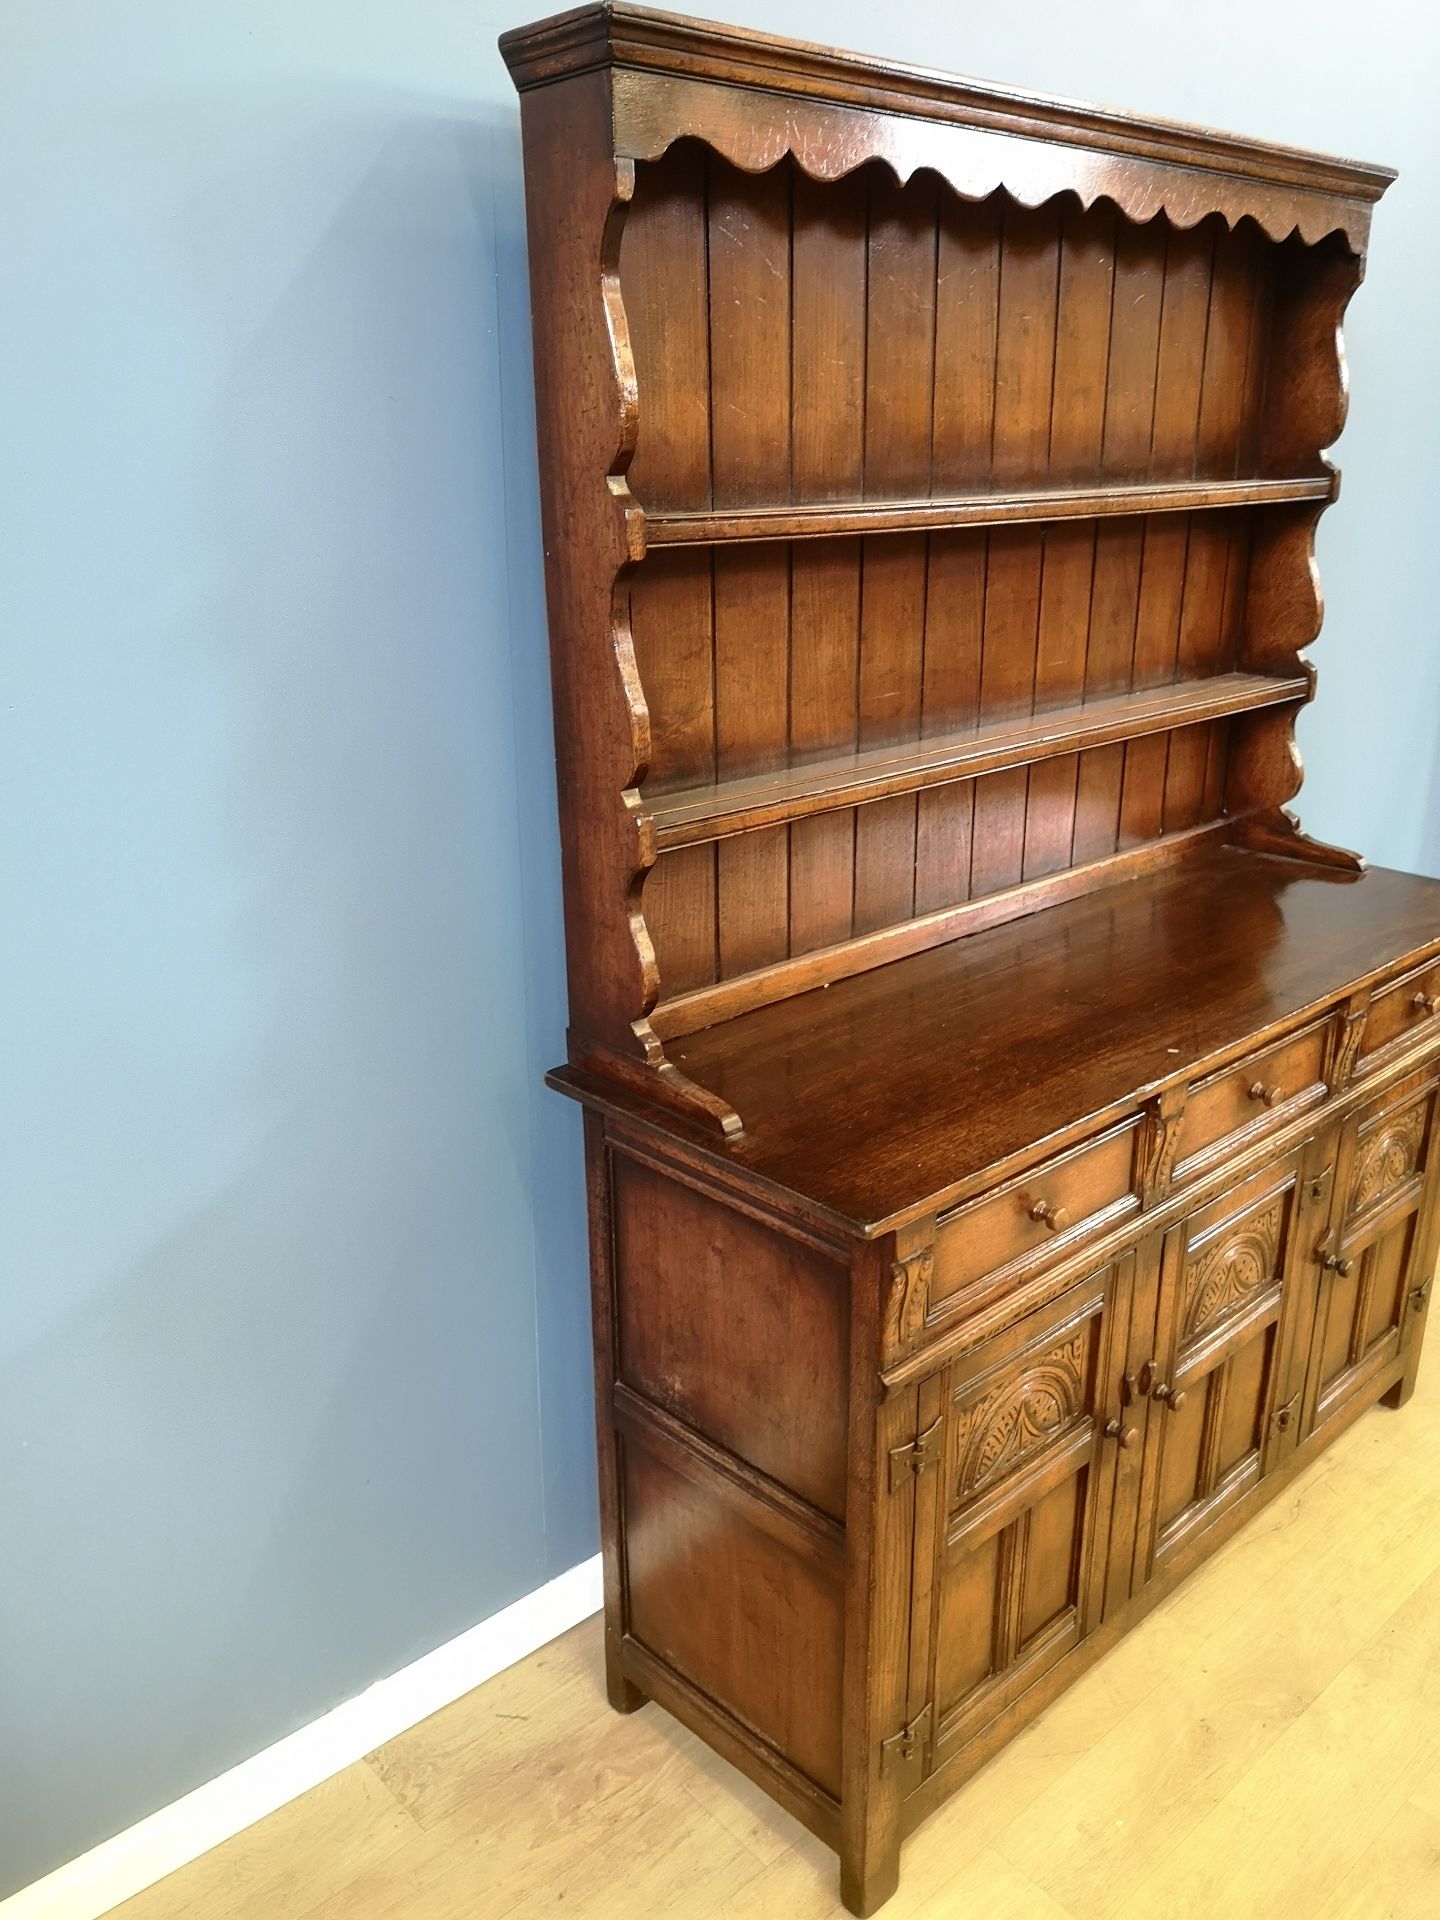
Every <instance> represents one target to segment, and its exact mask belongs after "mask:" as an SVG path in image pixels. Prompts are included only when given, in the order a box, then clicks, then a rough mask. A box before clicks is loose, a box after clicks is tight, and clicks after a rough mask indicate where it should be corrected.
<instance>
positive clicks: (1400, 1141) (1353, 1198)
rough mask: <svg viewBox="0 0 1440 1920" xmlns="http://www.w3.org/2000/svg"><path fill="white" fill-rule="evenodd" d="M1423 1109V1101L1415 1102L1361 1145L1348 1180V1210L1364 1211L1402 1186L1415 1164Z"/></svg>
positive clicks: (1420, 1136) (1417, 1163)
mask: <svg viewBox="0 0 1440 1920" xmlns="http://www.w3.org/2000/svg"><path fill="white" fill-rule="evenodd" d="M1425 1111H1426V1109H1425V1102H1424V1101H1423V1100H1422V1101H1417V1102H1416V1103H1415V1105H1414V1106H1411V1107H1406V1109H1405V1110H1404V1112H1403V1113H1400V1114H1397V1115H1395V1117H1394V1118H1393V1119H1392V1120H1390V1122H1389V1123H1388V1125H1385V1126H1382V1127H1381V1128H1380V1129H1379V1131H1378V1132H1376V1133H1374V1134H1372V1136H1371V1137H1370V1139H1369V1140H1367V1141H1366V1142H1365V1143H1364V1144H1363V1145H1362V1147H1361V1149H1360V1152H1359V1154H1358V1156H1357V1158H1356V1161H1355V1172H1354V1175H1353V1177H1352V1179H1351V1182H1350V1202H1349V1208H1348V1211H1349V1212H1350V1213H1352V1214H1356V1213H1364V1212H1365V1211H1366V1209H1367V1208H1369V1207H1373V1206H1374V1205H1376V1203H1377V1202H1378V1201H1380V1200H1383V1199H1384V1198H1385V1197H1386V1195H1387V1194H1389V1193H1390V1192H1392V1191H1393V1190H1394V1188H1396V1187H1398V1186H1401V1185H1403V1184H1404V1182H1405V1181H1406V1180H1408V1179H1409V1178H1410V1176H1411V1175H1412V1174H1413V1173H1414V1172H1415V1171H1416V1169H1417V1168H1418V1167H1419V1164H1420V1143H1421V1141H1422V1139H1423V1138H1424V1135H1425Z"/></svg>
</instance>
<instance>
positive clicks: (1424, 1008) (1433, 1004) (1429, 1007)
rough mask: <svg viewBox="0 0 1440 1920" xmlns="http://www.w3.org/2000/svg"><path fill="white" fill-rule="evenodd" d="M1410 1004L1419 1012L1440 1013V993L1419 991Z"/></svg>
mask: <svg viewBox="0 0 1440 1920" xmlns="http://www.w3.org/2000/svg"><path fill="white" fill-rule="evenodd" d="M1410 1004H1411V1006H1412V1007H1414V1009H1415V1011H1416V1012H1417V1013H1440V993H1423V992H1422V993H1417V994H1416V995H1415V997H1414V999H1413V1000H1412V1001H1411V1002H1410Z"/></svg>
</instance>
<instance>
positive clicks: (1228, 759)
mask: <svg viewBox="0 0 1440 1920" xmlns="http://www.w3.org/2000/svg"><path fill="white" fill-rule="evenodd" d="M501 46H502V50H503V52H504V56H505V59H506V61H507V62H508V64H509V67H510V70H511V73H512V75H513V77H514V80H515V84H516V86H517V87H518V88H519V90H520V93H521V97H522V121H523V133H524V150H525V173H526V195H527V201H528V210H529V237H530V264H531V274H532V290H533V314H534V341H535V367H536V392H537V421H538V435H539V446H540V471H541V483H542V501H543V517H544V539H545V558H546V569H547V572H546V578H547V591H548V601H549V617H550V629H551V642H552V669H553V680H554V701H555V727H556V758H557V762H558V774H559V796H560V819H561V831H562V845H563V869H564V890H565V913H566V938H567V944H568V963H569V982H570V1004H571V1026H570V1033H569V1056H568V1061H567V1063H566V1064H565V1065H564V1066H562V1067H559V1068H557V1069H556V1071H555V1072H554V1073H553V1074H552V1075H551V1081H552V1084H554V1085H555V1086H556V1087H558V1088H560V1089H561V1090H562V1091H563V1092H565V1093H567V1094H570V1095H572V1096H573V1097H574V1098H576V1099H578V1100H579V1101H581V1102H582V1103H583V1105H584V1108H585V1135H586V1148H587V1166H588V1184H589V1214H590V1229H591V1250H592V1264H593V1303H594V1331H595V1371H596V1397H597V1407H598V1428H599V1464H600V1494H601V1510H602V1518H603V1534H604V1552H605V1582H606V1647H607V1662H608V1676H609V1692H610V1698H611V1701H612V1703H613V1704H614V1705H615V1706H616V1707H617V1708H619V1709H620V1710H621V1711H629V1710H631V1709H633V1708H636V1707H638V1706H640V1705H641V1704H642V1703H643V1702H644V1701H645V1700H646V1699H654V1700H656V1701H659V1702H660V1703H661V1704H662V1705H664V1706H665V1707H667V1708H668V1709H669V1710H670V1711H671V1712H672V1713H674V1714H676V1715H678V1716H679V1717H680V1718H681V1719H682V1720H684V1721H686V1722H687V1723H688V1724H689V1725H690V1726H691V1727H693V1728H695V1729H697V1730H698V1731H699V1732H700V1733H701V1734H702V1735H703V1736H704V1737H705V1738H706V1739H707V1740H708V1741H710V1742H711V1743H712V1744H713V1745H714V1746H715V1747H716V1748H717V1749H718V1750H719V1751H720V1752H721V1753H722V1754H725V1755H727V1756H728V1757H729V1758H730V1759H731V1760H732V1761H734V1762H735V1764H736V1765H737V1766H739V1767H741V1768H743V1769H744V1770H745V1771H746V1772H747V1773H748V1774H750V1775H752V1776H753V1777H754V1778H755V1779H756V1780H758V1781H760V1782H761V1783H762V1784H763V1785H764V1786H765V1787H766V1788H767V1789H768V1790H769V1791H770V1792H771V1793H772V1794H773V1795H775V1797H776V1798H777V1799H778V1800H780V1801H781V1802H782V1803H783V1804H784V1805H785V1806H786V1807H787V1808H789V1809H790V1810H791V1811H792V1812H793V1813H794V1814H795V1815H796V1816H797V1817H798V1818H799V1819H800V1820H802V1821H804V1822H805V1823H806V1824H807V1825H808V1826H809V1827H811V1828H813V1829H814V1831H815V1832H816V1833H818V1834H820V1835H821V1836H822V1837H823V1838H824V1839H825V1840H826V1841H828V1842H829V1843H830V1844H831V1845H832V1846H833V1847H835V1848H836V1849H837V1851H838V1852H839V1855H840V1862H841V1887H842V1893H843V1897H844V1899H845V1901H846V1903H847V1905H848V1906H849V1907H850V1909H851V1910H852V1911H853V1912H855V1913H857V1914H866V1913H870V1912H873V1911H874V1910H875V1908H877V1907H878V1906H879V1905H880V1904H881V1903H882V1902H883V1901H884V1900H885V1899H886V1897H887V1896H888V1895H889V1894H890V1893H891V1892H892V1891H893V1889H894V1888H895V1886H896V1884H897V1876H898V1871H899V1854H900V1842H901V1838H902V1836H903V1835H904V1834H905V1833H906V1832H908V1831H909V1830H910V1829H911V1828H913V1827H914V1826H915V1824H916V1823H917V1822H918V1821H919V1820H921V1819H922V1818H923V1817H924V1816H925V1815H926V1814H927V1813H928V1812H930V1811H931V1809H933V1808H934V1807H935V1806H936V1804H937V1803H938V1802H939V1801H940V1800H942V1799H943V1798H944V1797H945V1795H947V1794H948V1793H950V1792H951V1791H952V1790H953V1789H954V1788H955V1787H956V1786H957V1785H958V1784H959V1783H960V1782H962V1781H963V1780H964V1779H966V1778H967V1777H968V1776H969V1775H970V1774H971V1773H972V1772H973V1771H974V1770H975V1769H976V1768H977V1767H979V1766H980V1765H982V1764H983V1762H984V1761H985V1759H986V1758H987V1756H988V1755H990V1754H991V1753H993V1752H994V1751H995V1749H996V1748H997V1746H998V1745H999V1744H1000V1743H1001V1742H1003V1741H1004V1740H1006V1739H1007V1738H1008V1737H1009V1736H1010V1735H1011V1734H1012V1733H1014V1732H1015V1731H1016V1730H1017V1728H1019V1727H1020V1726H1022V1725H1023V1724H1024V1723H1025V1722H1026V1721H1027V1720H1029V1719H1030V1718H1031V1717H1033V1716H1034V1715H1035V1714H1037V1713H1039V1712H1041V1711H1042V1710H1043V1709H1044V1707H1045V1705H1046V1703H1047V1701H1049V1700H1051V1699H1052V1698H1053V1697H1054V1696H1055V1695H1056V1693H1057V1692H1058V1691H1059V1690H1060V1689H1061V1688H1063V1687H1065V1686H1066V1685H1067V1684H1068V1683H1069V1682H1070V1681H1071V1680H1072V1679H1073V1678H1074V1677H1075V1676H1076V1675H1077V1674H1078V1673H1079V1672H1080V1671H1081V1670H1082V1669H1083V1668H1084V1667H1085V1666H1086V1665H1087V1664H1088V1663H1089V1662H1091V1661H1093V1660H1094V1659H1096V1657H1097V1656H1098V1655H1099V1654H1101V1653H1102V1652H1103V1651H1104V1650H1105V1649H1106V1647H1108V1646H1110V1645H1111V1644H1113V1642H1114V1641H1115V1640H1116V1638H1117V1637H1118V1636H1119V1635H1121V1634H1123V1633H1125V1632H1126V1630H1127V1629H1128V1628H1129V1627H1130V1626H1131V1625H1133V1624H1134V1622H1135V1621H1136V1620H1137V1619H1138V1618H1139V1617H1140V1616H1141V1615H1142V1614H1143V1613H1144V1612H1145V1611H1146V1609H1147V1608H1149V1607H1151V1606H1153V1605H1154V1604H1155V1602H1156V1600H1157V1599H1159V1598H1160V1597H1161V1596H1162V1595H1164V1594H1165V1593H1166V1592H1167V1591H1168V1590H1169V1589H1170V1588H1171V1587H1172V1586H1173V1585H1174V1583H1175V1582H1176V1581H1178V1580H1181V1579H1183V1578H1184V1576H1185V1574H1186V1573H1187V1572H1188V1571H1189V1570H1190V1569H1191V1568H1193V1567H1194V1566H1195V1565H1196V1564H1197V1563H1198V1562H1199V1561H1201V1560H1202V1559H1203V1558H1204V1557H1205V1556H1206V1555H1207V1554H1209V1553H1211V1552H1212V1551H1213V1550H1214V1549H1215V1547H1216V1546H1217V1545H1218V1544H1219V1543H1220V1542H1221V1541H1223V1540H1224V1539H1225V1538H1226V1537H1227V1536H1228V1535H1229V1534H1230V1533H1231V1532H1233V1530H1234V1529H1235V1528H1237V1527H1238V1526H1240V1525H1241V1524H1243V1523H1244V1521H1245V1520H1246V1519H1247V1518H1248V1517H1249V1516H1250V1515H1251V1514H1253V1513H1254V1512H1255V1511H1256V1509H1257V1508H1258V1507H1259V1506H1260V1505H1261V1504H1262V1503H1263V1502H1264V1501H1266V1500H1267V1499H1269V1498H1270V1497H1271V1496H1272V1495H1273V1494H1274V1493H1275V1492H1276V1491H1277V1490H1278V1489H1279V1488H1281V1487H1282V1486H1284V1485H1285V1483H1286V1482H1287V1480H1289V1479H1290V1478H1291V1477H1292V1476H1293V1475H1295V1474H1296V1473H1298V1472H1300V1471H1301V1470H1302V1469H1303V1468H1304V1467H1305V1466H1306V1465H1307V1464H1308V1463H1309V1462H1310V1461H1312V1460H1313V1459H1314V1458H1315V1457H1316V1455H1317V1454H1318V1453H1319V1452H1320V1450H1321V1449H1323V1448H1324V1447H1325V1446H1327V1445H1328V1443H1329V1442H1330V1441H1331V1440H1332V1439H1333V1438H1334V1436H1335V1435H1336V1434H1337V1433H1338V1432H1339V1431H1340V1430H1341V1429H1342V1428H1344V1427H1345V1426H1346V1425H1347V1423H1349V1422H1350V1421H1352V1420H1354V1419H1355V1418H1356V1417H1357V1416H1358V1415H1359V1414H1361V1413H1362V1412H1363V1411H1364V1410H1365V1409H1367V1408H1368V1407H1370V1406H1372V1405H1373V1404H1374V1403H1375V1402H1376V1401H1382V1400H1383V1401H1384V1402H1385V1403H1386V1404H1387V1405H1389V1406H1393V1407H1398V1406H1400V1405H1402V1404H1403V1402H1404V1400H1405V1398H1406V1396H1407V1395H1408V1393H1409V1392H1410V1390H1411V1387H1412V1385H1413V1383H1414V1378H1415V1368H1416V1363H1417V1359H1418V1356H1419V1350H1420V1342H1421V1336H1422V1333H1423V1329H1424V1325H1425V1319H1426V1311H1427V1303H1428V1300H1429V1295H1430V1275H1431V1269H1432V1266H1433V1265H1434V1261H1435V1257H1436V1250H1437V1249H1436V1222H1437V1208H1436V1204H1435V1203H1436V1192H1435V1189H1436V1182H1437V1179H1440V1149H1437V1146H1436V1131H1435V1130H1436V1112H1437V1086H1440V1064H1437V1063H1440V1018H1437V1015H1440V884H1437V883H1436V882H1434V881H1431V880H1427V879H1419V878H1415V877H1412V876H1408V875H1405V874H1400V873H1392V872H1386V871H1382V870H1374V869H1372V870H1369V871H1367V870H1366V869H1365V866H1364V863H1363V861H1361V860H1360V859H1358V858H1357V857H1356V856H1354V855H1352V854H1350V853H1347V852H1344V851H1342V850H1341V849H1339V848H1336V847H1332V846H1327V845H1323V844H1320V843H1319V842H1317V841H1316V840H1314V839H1312V838H1310V837H1308V836H1307V835H1306V834H1305V833H1304V832H1303V831H1302V830H1301V828H1300V826H1299V824H1298V822H1297V820H1296V818H1295V816H1294V815H1293V814H1292V813H1291V812H1290V811H1288V803H1289V802H1290V801H1291V800H1292V799H1293V798H1294V796H1295V794H1296V791H1297V789H1298V788H1299V785H1300V778H1301V769H1300V761H1299V757H1298V755H1297V753H1296V749H1295V722H1296V717H1297V715H1298V714H1299V712H1300V710H1301V708H1302V707H1303V706H1304V705H1305V703H1306V702H1307V701H1309V700H1310V699H1311V698H1312V697H1313V695H1314V692H1315V671H1314V669H1313V667H1312V666H1311V665H1310V663H1309V660H1308V659H1307V657H1306V654H1305V652H1304V649H1305V648H1306V647H1307V646H1308V645H1309V644H1310V642H1311V641H1313V640H1314V639H1315V637H1316V634H1317V632H1318V629H1319V625H1320V598H1319V591H1318V586H1317V580H1316V574H1315V567H1314V539H1315V529H1316V523H1317V521H1318V519H1319V516H1320V514H1321V513H1322V512H1323V511H1324V509H1325V508H1326V506H1327V505H1328V504H1329V503H1330V502H1331V501H1332V500H1333V499H1334V497H1335V494H1336V491H1337V488H1338V484H1339V476H1338V474H1337V472H1336V470H1335V469H1334V468H1333V467H1332V466H1331V464H1330V463H1329V462H1328V461H1327V460H1326V459H1325V458H1324V454H1323V449H1325V448H1327V447H1329V446H1330V445H1331V443H1332V442H1333V441H1334V440H1335V439H1336V437H1337V435H1338V434H1339V432H1340V429H1341V426H1342V423H1343V420H1344V415H1345V405H1346V380H1345V372H1344V362H1343V355H1342V351H1341V346H1340V335H1339V327H1340V322H1341V317H1342V314H1343V312H1344V308H1345V305H1346V302H1347V301H1348V300H1349V298H1350V296H1351V294H1352V292H1353V291H1354V290H1355V288H1356V286H1357V285H1358V283H1359V281H1360V278H1361V274H1362V271H1363V267H1364V258H1365V248H1366V244H1367V238H1368V233H1369V227H1370V219H1371V210H1372V207H1373V205H1374V203H1375V202H1376V201H1377V200H1378V199H1379V197H1380V195H1381V194H1382V193H1383V192H1384V190H1385V188H1386V186H1387V185H1388V183H1389V181H1390V180H1391V178H1392V177H1393V176H1392V175H1391V174H1390V173H1389V172H1388V171H1387V170H1386V169H1384V168H1380V167H1374V166H1364V165H1359V164H1356V163H1353V162H1350V161H1342V160H1332V159H1326V158H1323V157H1321V156H1319V155H1316V154H1311V153H1303V152H1296V151H1292V150H1290V149H1286V148H1281V147H1275V146H1268V145H1263V144H1260V143H1257V142H1255V141H1251V140H1243V139H1237V138H1234V137H1231V136H1229V135H1226V134H1220V133H1214V132H1208V131H1202V130H1199V129H1195V128H1189V127H1181V126H1174V125H1170V124H1166V123H1160V122H1154V121H1147V120H1142V119H1139V118H1136V117H1134V116H1131V115H1128V114H1122V113H1117V112H1113V111H1110V110H1108V109H1102V108H1096V107H1086V106H1079V105H1075V104H1072V103H1069V102H1063V101H1058V100H1052V99H1037V98H1031V97H1029V96H1026V95H1022V94H1019V93H1014V92H1009V91H1006V90H1003V89H1001V88H997V87H990V86H981V85H978V84H976V83H974V82H971V81H967V80H959V79H952V78H949V77H947V76H945V75H943V74H938V73H932V72H928V71H925V70H921V69H917V68H913V67H902V66H895V65H891V64H888V63H885V62H881V61H878V60H868V59H860V58H857V57H854V56H851V55H848V54H843V53H837V52H833V51H831V50H829V49H826V48H822V47H815V46H809V45H803V44H798V43H795V42H790V41H784V40H777V39H772V38H769V37H766V36H763V35H759V34H754V33H744V32H738V31H734V30H731V29H728V28H723V27H718V26H711V25H707V24H705V23H702V22H699V21H693V20H687V19H680V18H676V17H673V16H671V15H668V14H663V13H654V12H650V11H647V10H644V9H641V8H636V7H631V6H626V5H611V6H599V7H587V8H584V9H581V10H580V11H578V12H574V13H569V14H565V15H563V16H560V17H559V18H556V19H553V20H549V21H546V22H543V23H542V24H540V25H538V26H534V27H529V28H524V29H521V30H518V31H516V32H514V33H510V34H507V35H505V36H504V38H503V40H502V42H501Z"/></svg>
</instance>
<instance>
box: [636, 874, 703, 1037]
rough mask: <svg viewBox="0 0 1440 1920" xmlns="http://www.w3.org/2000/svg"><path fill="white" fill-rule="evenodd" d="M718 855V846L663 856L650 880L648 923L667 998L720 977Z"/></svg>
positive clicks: (647, 886)
mask: <svg viewBox="0 0 1440 1920" xmlns="http://www.w3.org/2000/svg"><path fill="white" fill-rule="evenodd" d="M715 853H716V849H715V847H714V846H713V845H712V846H701V847H676V848H675V849H674V851H673V852H670V853H662V854H661V856H660V858H659V859H658V860H657V861H656V862H655V865H654V866H653V867H652V868H651V869H650V871H649V873H648V874H647V875H646V876H645V890H644V893H643V894H642V896H641V899H642V904H643V907H644V912H645V925H646V926H647V928H648V929H649V932H650V938H651V940H652V942H653V943H654V947H655V961H656V965H657V966H658V967H659V969H660V993H661V997H662V998H664V999H668V998H669V997H670V996H671V995H672V994H677V993H688V992H689V991H690V989H691V988H692V987H708V986H710V985H711V984H712V983H713V982H714V980H715V979H716V978H717V973H716V944H715V910H716V897H715V864H716V863H715Z"/></svg>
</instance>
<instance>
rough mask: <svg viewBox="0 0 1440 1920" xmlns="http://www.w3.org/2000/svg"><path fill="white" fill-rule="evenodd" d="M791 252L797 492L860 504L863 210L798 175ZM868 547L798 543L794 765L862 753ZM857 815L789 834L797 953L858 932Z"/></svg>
mask: <svg viewBox="0 0 1440 1920" xmlns="http://www.w3.org/2000/svg"><path fill="white" fill-rule="evenodd" d="M793 219H794V226H793V237H792V241H791V263H792V296H791V299H792V308H791V415H792V419H793V422H794V429H793V431H794V444H793V451H792V459H791V484H792V491H793V494H794V497H795V498H796V499H797V500H824V499H846V500H853V499H857V498H858V497H859V495H860V492H861V488H862V485H863V478H864V459H865V441H864V405H865V392H864V366H865V274H866V260H865V226H866V220H865V207H864V202H863V200H862V199H861V197H860V194H859V193H858V192H857V191H856V190H855V189H854V188H853V187H852V188H851V189H850V190H849V191H845V192H840V193H837V192H836V190H835V189H834V188H833V187H831V186H828V185H825V184H823V183H820V182H816V181H812V180H810V179H808V178H807V177H806V176H805V175H804V174H803V173H800V172H798V171H797V172H796V174H795V177H794V215H793ZM859 646H860V542H859V541H858V540H822V541H811V542H805V541H800V542H797V543H796V545H795V546H794V548H793V549H792V558H791V625H790V757H791V759H792V760H795V761H803V760H805V759H806V758H808V757H810V756H812V755H815V754H819V753H824V752H826V751H834V750H836V749H839V748H843V747H848V746H853V745H854V744H855V740H856V736H857V725H858V712H857V706H856V676H857V665H858V659H859ZM854 873H855V821H854V816H853V814H851V813H835V814H821V815H817V816H816V817H814V818H812V819H809V820H800V821H797V822H796V823H795V824H794V825H793V826H792V827H791V829H790V926H789V950H790V952H791V953H806V952H809V951H810V950H811V949H813V948H815V947H819V946H826V945H829V944H830V943H832V942H834V941H836V940H843V939H846V938H847V937H848V936H849V933H850V916H851V904H852V898H853V893H854Z"/></svg>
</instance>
